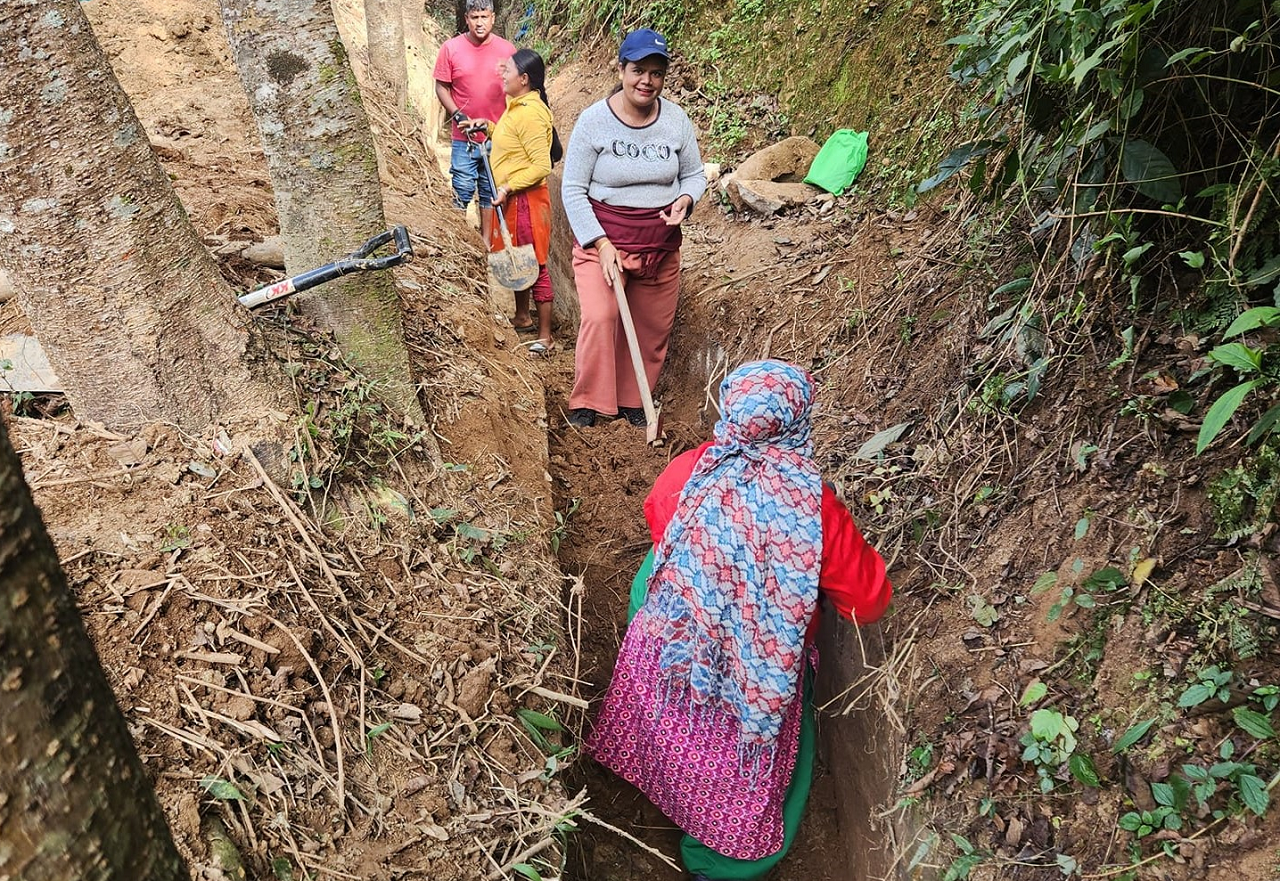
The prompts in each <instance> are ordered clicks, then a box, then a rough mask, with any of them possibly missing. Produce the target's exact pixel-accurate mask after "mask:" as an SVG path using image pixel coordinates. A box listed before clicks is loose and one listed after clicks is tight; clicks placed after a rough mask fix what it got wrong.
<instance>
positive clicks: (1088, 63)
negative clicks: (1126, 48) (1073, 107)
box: [1071, 37, 1123, 89]
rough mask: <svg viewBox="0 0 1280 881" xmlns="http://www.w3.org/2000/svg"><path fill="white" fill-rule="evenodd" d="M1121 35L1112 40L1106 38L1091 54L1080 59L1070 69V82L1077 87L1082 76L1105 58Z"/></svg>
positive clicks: (1082, 79)
mask: <svg viewBox="0 0 1280 881" xmlns="http://www.w3.org/2000/svg"><path fill="white" fill-rule="evenodd" d="M1122 40H1123V38H1122V37H1117V38H1116V39H1114V40H1108V41H1107V42H1105V43H1103V44H1102V45H1101V46H1099V47H1098V48H1097V49H1096V50H1095V51H1094V53H1093V54H1092V55H1090V56H1089V57H1088V58H1086V59H1084V60H1083V61H1081V62H1080V63H1079V64H1077V65H1076V66H1075V68H1074V69H1072V71H1071V82H1072V83H1073V84H1074V85H1075V87H1076V88H1077V89H1078V88H1080V85H1081V84H1082V83H1083V82H1084V78H1085V77H1086V76H1088V75H1089V71H1091V70H1093V69H1094V68H1095V67H1097V66H1098V65H1099V64H1101V63H1102V62H1103V61H1105V60H1106V54H1107V53H1108V52H1110V51H1111V50H1112V49H1114V48H1115V47H1116V46H1118V45H1119V44H1120V43H1121V42H1122Z"/></svg>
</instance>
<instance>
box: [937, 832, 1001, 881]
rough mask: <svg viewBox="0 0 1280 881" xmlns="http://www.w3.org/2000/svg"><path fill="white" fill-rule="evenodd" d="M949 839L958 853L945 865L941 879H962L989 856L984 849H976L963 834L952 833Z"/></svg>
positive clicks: (951, 880) (945, 880)
mask: <svg viewBox="0 0 1280 881" xmlns="http://www.w3.org/2000/svg"><path fill="white" fill-rule="evenodd" d="M951 841H952V842H953V843H954V844H955V846H956V847H957V848H958V849H959V850H960V855H959V856H958V857H956V858H955V859H954V860H952V861H951V865H949V866H947V871H946V872H945V873H944V874H943V876H942V881H964V879H966V878H968V877H969V873H970V872H972V871H973V870H974V868H975V867H976V866H978V865H980V864H981V863H983V862H984V861H986V860H987V859H989V858H990V856H991V855H990V854H988V853H986V852H985V851H981V850H978V849H977V848H976V847H974V846H973V843H972V842H970V841H969V839H967V838H965V837H964V836H963V835H956V834H955V833H952V835H951Z"/></svg>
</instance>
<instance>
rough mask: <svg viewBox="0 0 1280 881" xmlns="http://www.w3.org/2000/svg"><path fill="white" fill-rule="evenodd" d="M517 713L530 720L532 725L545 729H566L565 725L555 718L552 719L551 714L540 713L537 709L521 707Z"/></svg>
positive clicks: (527, 720)
mask: <svg viewBox="0 0 1280 881" xmlns="http://www.w3.org/2000/svg"><path fill="white" fill-rule="evenodd" d="M516 715H517V716H519V717H520V718H521V719H523V720H524V721H526V722H528V723H529V724H530V725H534V726H536V727H538V728H541V729H542V730H543V731H563V730H564V726H563V725H561V724H560V723H559V722H557V721H556V720H555V719H552V718H551V717H550V716H547V715H545V714H543V713H539V712H537V711H536V710H526V709H519V710H516Z"/></svg>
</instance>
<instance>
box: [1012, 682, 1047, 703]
mask: <svg viewBox="0 0 1280 881" xmlns="http://www.w3.org/2000/svg"><path fill="white" fill-rule="evenodd" d="M1048 693H1049V686H1047V685H1045V684H1044V683H1043V682H1041V681H1040V680H1039V679H1036V680H1033V681H1032V682H1031V683H1030V684H1029V685H1028V686H1027V688H1026V690H1025V691H1023V692H1022V698H1021V700H1019V701H1018V704H1019V705H1020V706H1023V707H1028V706H1030V705H1031V704H1034V703H1035V702H1036V701H1038V700H1040V698H1042V697H1044V696H1045V695H1046V694H1048Z"/></svg>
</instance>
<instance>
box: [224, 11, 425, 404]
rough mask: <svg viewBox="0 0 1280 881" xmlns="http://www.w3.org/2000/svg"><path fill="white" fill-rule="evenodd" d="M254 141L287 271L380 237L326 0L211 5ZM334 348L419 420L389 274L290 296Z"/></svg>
mask: <svg viewBox="0 0 1280 881" xmlns="http://www.w3.org/2000/svg"><path fill="white" fill-rule="evenodd" d="M220 2H221V6H222V16H223V22H224V24H225V25H226V29H227V36H228V38H229V40H230V43H231V50H232V54H233V56H234V58H235V63H236V67H237V69H238V70H239V72H240V81H241V83H242V84H243V85H244V89H245V91H246V92H247V93H248V95H249V105H250V108H251V109H252V111H253V116H254V119H255V120H256V122H257V125H258V132H259V134H260V135H261V137H262V148H263V151H264V152H265V153H266V156H267V166H268V168H269V170H270V173H271V185H272V187H273V189H274V190H275V201H276V210H277V212H278V213H279V215H280V234H281V237H282V238H283V240H284V259H285V266H286V268H287V270H288V272H289V273H290V274H296V273H298V272H302V271H305V270H307V269H313V268H315V267H317V266H320V265H322V264H324V263H328V262H331V261H332V260H335V259H337V258H338V257H341V256H343V255H345V254H347V253H349V252H350V251H352V250H353V249H354V248H355V247H356V246H358V245H360V244H362V243H363V242H364V241H365V239H367V238H369V237H370V236H372V235H374V234H375V233H377V232H379V231H381V230H383V229H385V227H386V220H385V219H384V217H383V212H382V190H381V183H380V181H379V179H378V158H377V155H376V153H375V152H374V145H373V135H372V133H371V132H370V130H369V121H368V119H367V118H366V116H365V112H364V108H363V106H362V105H361V103H360V92H359V89H358V88H357V86H356V81H355V77H354V76H353V75H352V72H351V66H350V64H349V62H348V59H347V53H346V50H345V49H344V48H343V45H342V42H341V40H340V39H339V37H338V29H337V25H336V24H335V23H334V20H333V11H332V8H331V7H330V5H329V2H328V0H220ZM300 301H301V305H302V309H303V311H304V312H305V313H306V314H307V315H309V316H310V317H311V318H313V319H314V320H315V321H317V322H318V323H319V324H320V325H321V326H323V327H325V328H328V329H330V330H332V331H333V332H334V334H335V335H336V336H337V338H338V342H339V344H340V345H341V346H342V349H343V351H344V352H346V353H347V355H348V356H349V357H350V358H351V359H352V360H353V361H354V362H355V363H357V364H358V365H360V366H361V367H362V368H363V369H364V370H365V371H366V372H367V373H368V374H369V375H370V376H371V377H372V378H374V379H375V380H377V381H378V382H380V383H381V384H382V385H383V387H384V392H385V394H386V395H387V397H388V398H389V399H390V400H392V401H394V402H395V403H396V405H397V406H398V407H399V408H400V409H401V410H403V411H404V412H405V413H407V414H409V415H411V416H412V417H414V418H415V419H416V420H419V421H420V420H422V411H421V409H420V407H419V404H418V401H417V395H416V394H415V388H414V384H413V381H412V380H411V378H410V375H409V354H408V351H407V349H406V348H405V344H404V330H403V326H402V323H401V312H400V304H399V301H398V300H397V298H396V292H395V287H394V285H393V280H392V277H391V275H390V273H388V272H376V273H375V272H366V273H356V274H353V275H348V276H344V277H342V278H340V279H338V280H336V281H333V282H330V283H329V284H326V285H324V286H322V287H320V288H317V289H316V290H315V291H314V292H311V293H309V294H304V295H302V296H301V297H300Z"/></svg>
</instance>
